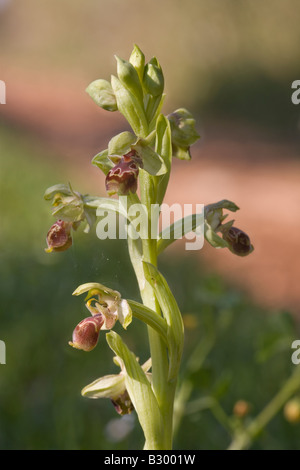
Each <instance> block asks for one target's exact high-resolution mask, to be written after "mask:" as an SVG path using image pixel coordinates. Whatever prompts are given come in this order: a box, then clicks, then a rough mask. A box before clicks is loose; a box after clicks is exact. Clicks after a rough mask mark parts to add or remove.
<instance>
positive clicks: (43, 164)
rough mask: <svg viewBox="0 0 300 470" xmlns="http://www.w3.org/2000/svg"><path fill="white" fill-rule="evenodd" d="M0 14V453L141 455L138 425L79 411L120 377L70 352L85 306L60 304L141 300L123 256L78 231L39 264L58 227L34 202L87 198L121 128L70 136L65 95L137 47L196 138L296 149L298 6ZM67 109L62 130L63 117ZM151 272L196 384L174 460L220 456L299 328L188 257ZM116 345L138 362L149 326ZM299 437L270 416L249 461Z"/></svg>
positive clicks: (113, 1) (275, 385) (199, 4)
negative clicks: (68, 186)
mask: <svg viewBox="0 0 300 470" xmlns="http://www.w3.org/2000/svg"><path fill="white" fill-rule="evenodd" d="M0 8H1V9H0V41H1V45H2V46H1V52H0V59H1V62H0V64H1V69H0V79H2V80H4V81H6V85H7V104H6V105H5V106H2V105H1V109H0V209H1V223H0V339H1V340H3V341H5V343H6V348H7V349H6V356H7V357H6V362H7V364H6V365H0V448H1V449H128V448H129V449H136V448H141V447H142V445H143V436H142V435H141V431H140V429H139V426H138V423H137V419H136V417H135V415H134V413H133V414H132V415H130V416H129V417H125V418H119V417H118V415H117V414H116V413H115V411H114V409H113V407H112V405H110V403H109V402H108V401H106V400H95V401H92V400H87V399H83V398H82V397H81V396H80V390H81V388H82V387H83V386H85V385H87V384H88V383H89V382H91V381H92V380H94V379H95V378H97V377H100V376H102V375H105V374H109V373H114V372H118V371H117V368H116V366H114V365H113V363H112V360H111V359H112V353H111V351H110V350H109V348H108V347H107V345H106V343H105V340H104V337H103V338H102V339H101V340H100V342H99V345H98V347H97V348H96V349H95V350H94V351H92V352H91V353H89V354H86V353H82V352H80V351H76V350H73V349H72V348H70V347H69V346H68V341H69V340H70V339H71V334H72V330H73V328H74V327H75V326H76V324H77V323H78V322H79V321H80V320H81V319H82V318H83V317H84V316H86V313H87V311H86V310H85V307H84V303H83V301H81V299H80V298H73V297H72V295H71V294H72V292H73V290H74V289H75V288H76V287H77V286H78V285H79V284H81V283H84V282H90V281H99V282H101V283H103V284H105V285H108V286H110V287H112V288H114V289H117V290H119V291H120V292H121V293H122V295H123V296H125V297H127V298H132V299H137V300H139V294H138V289H137V286H136V281H135V278H134V274H133V271H132V268H131V266H130V264H129V258H128V254H127V251H126V245H125V244H124V243H123V242H118V241H107V242H99V240H97V239H96V236H95V234H94V233H91V234H89V235H86V234H83V233H81V232H79V233H78V234H76V237H75V241H74V244H73V246H72V248H71V249H70V250H69V251H67V252H65V253H61V254H53V255H47V254H46V253H45V252H44V248H45V235H46V233H47V230H48V228H49V227H50V225H51V224H52V223H53V219H52V217H51V215H50V207H49V204H48V203H46V202H44V200H43V193H44V191H45V189H46V188H47V187H49V186H51V185H53V184H55V183H64V182H67V181H69V180H71V182H72V183H74V186H75V187H76V189H78V190H82V192H84V191H87V192H88V191H89V183H90V178H92V177H93V178H94V176H93V175H94V173H93V174H92V173H89V172H88V171H87V172H86V173H85V172H84V171H82V168H83V165H82V163H85V162H86V165H89V161H90V159H91V158H92V156H93V151H95V153H96V151H98V150H101V145H102V144H103V148H104V147H105V139H106V136H109V137H108V138H110V137H112V136H113V135H114V133H115V132H114V129H115V128H116V127H119V126H121V124H120V123H119V121H116V122H114V123H113V122H112V121H110V122H109V119H111V117H110V116H109V117H108V118H107V122H104V121H101V123H102V124H103V129H104V130H103V132H102V129H101V125H100V124H99V125H98V124H97V123H95V128H94V129H93V132H92V131H91V129H90V127H88V126H87V128H86V129H84V131H83V132H82V135H81V134H80V133H79V136H78V134H77V135H76V131H75V130H74V128H72V122H74V119H76V118H77V117H78V116H74V115H72V116H71V113H72V110H70V111H68V106H69V102H68V96H69V95H68V93H69V92H70V90H73V91H74V95H72V96H75V97H76V94H78V100H80V99H81V93H82V88H81V87H82V84H83V83H86V84H88V83H89V82H90V81H92V80H94V79H96V78H109V76H110V74H111V73H115V60H114V58H113V56H114V54H118V55H119V56H121V57H124V58H128V56H129V55H130V52H131V49H132V46H133V44H134V43H137V44H138V45H139V46H140V48H141V49H142V50H143V51H144V53H145V55H146V57H147V58H150V57H151V56H153V55H155V56H157V57H158V59H159V61H160V63H161V64H162V66H163V70H164V74H165V81H166V91H167V93H168V94H167V101H166V109H167V110H171V109H174V108H177V107H180V106H185V107H187V108H188V109H190V110H191V111H193V112H194V113H195V114H196V116H198V117H199V118H200V122H201V125H202V126H203V127H204V129H205V123H206V122H210V120H215V121H220V120H221V121H224V122H226V123H227V122H228V121H230V120H232V122H233V123H235V122H245V123H246V124H251V125H253V124H255V125H256V126H258V127H259V129H268V132H271V135H274V136H276V138H278V136H282V138H285V139H290V141H292V142H296V143H297V142H299V130H298V120H299V111H298V108H297V106H294V105H292V104H291V100H290V95H291V88H290V86H291V83H292V81H293V80H295V79H297V78H299V77H300V63H299V51H298V50H297V49H298V44H299V40H300V29H299V17H300V5H299V2H298V1H297V0H287V1H285V2H282V1H279V0H278V1H277V0H272V1H271V0H266V1H246V0H245V1H238V0H223V1H222V2H220V1H219V2H216V1H199V0H186V1H185V2H179V1H177V0H163V1H162V0H160V1H153V0H152V1H148V0H146V1H144V2H139V1H137V0H128V1H126V2H124V1H121V0H103V1H96V0H87V1H85V2H82V1H79V0H72V1H71V0H60V1H58V0H53V1H52V2H48V3H47V4H45V2H39V1H38V0H24V1H22V2H17V1H3V0H2V1H0ZM60 77H61V80H62V82H61V83H60ZM42 79H43V80H44V82H45V83H48V86H49V88H47V90H50V91H51V89H52V90H53V96H52V95H51V93H50V95H51V96H49V109H48V108H47V107H46V108H45V107H44V103H46V101H45V97H44V96H43V98H41V96H39V93H42V91H41V89H40V88H39V84H40V80H42ZM47 80H48V82H47ZM44 82H43V83H44ZM16 84H18V85H20V84H22V85H23V90H24V93H20V89H18V87H17V86H16ZM61 84H63V86H64V87H65V90H66V98H65V103H64V101H63V95H62V102H60V103H59V106H58V103H56V101H55V99H56V94H55V93H56V90H57V88H59V87H60V86H61ZM10 85H11V86H10ZM14 90H16V94H15V95H14V96H13V92H14ZM17 91H18V93H19V94H17ZM27 93H28V94H27ZM26 96H27V97H31V98H30V99H29V98H28V101H27V102H26ZM16 97H17V98H18V99H17V98H16ZM31 99H32V103H33V100H34V99H35V106H32V107H31V106H30V103H31V102H30V100H31ZM39 99H41V103H43V106H41V109H39V107H38V105H37V104H36V103H39ZM84 99H86V100H88V98H87V97H84ZM24 100H25V101H24ZM75 100H76V98H75ZM51 102H52V103H51ZM89 104H90V103H89ZM56 106H57V109H58V110H57V115H56V114H55V109H56ZM91 106H92V105H91ZM63 107H65V109H66V110H67V111H66V112H67V114H68V112H69V113H70V123H68V122H66V120H64V118H63V117H61V115H60V111H61V109H62V108H63ZM42 108H43V109H42ZM47 118H48V121H50V120H51V125H52V126H54V127H52V128H51V125H50V124H49V123H48V121H47ZM99 118H101V119H103V118H102V114H99ZM95 119H96V112H95ZM72 120H73V121H72ZM45 123H48V124H47V125H48V127H47V126H46V124H45ZM55 126H56V127H55ZM110 126H111V129H110ZM50 128H51V129H50ZM49 129H50V130H49ZM76 129H77V128H76ZM67 130H68V131H69V134H68V133H67ZM120 130H122V128H121V127H120ZM50 131H51V132H50ZM56 134H57V140H56V139H55V135H56ZM90 135H91V139H90V141H88V140H89V136H90ZM99 147H100V148H99ZM66 148H68V149H69V150H66V151H65V149H66ZM80 153H82V160H81V161H80V163H78V158H79V154H80ZM73 157H74V161H73V160H72V158H73ZM93 171H94V170H93ZM95 171H98V170H95ZM95 174H96V173H95ZM91 175H92V176H91ZM97 175H98V173H97ZM97 177H98V176H97ZM97 177H96V178H97ZM92 188H93V190H94V189H95V180H94V179H92ZM101 193H103V188H102V187H101V179H100V175H99V194H101ZM224 197H226V195H224ZM237 203H238V201H237ZM160 267H161V270H162V272H163V273H164V274H165V276H166V277H167V279H168V280H169V281H170V285H171V287H172V288H173V289H174V292H176V298H177V300H178V303H179V306H180V308H181V309H182V312H183V314H184V318H185V322H186V347H185V352H184V360H183V366H182V376H181V378H180V383H182V382H183V380H184V378H185V379H188V382H189V384H191V393H190V396H189V403H187V404H186V405H185V406H184V409H183V412H182V416H181V418H182V419H181V421H180V423H179V426H178V429H177V433H176V436H175V444H174V446H175V448H176V449H223V448H226V447H227V446H228V445H229V444H230V441H231V436H230V433H229V432H228V429H227V425H228V422H230V423H234V422H235V420H236V419H237V418H236V417H234V416H233V407H234V404H235V402H236V401H237V400H239V399H245V400H247V401H248V402H249V403H250V404H251V411H250V415H249V416H248V417H247V418H246V419H247V420H249V419H251V417H253V416H255V415H256V414H257V413H258V412H259V411H260V410H261V409H262V408H263V406H264V405H265V404H266V403H267V402H268V401H269V399H270V398H271V397H272V396H273V395H274V394H275V393H276V392H277V391H278V390H279V388H280V387H281V385H282V384H283V383H284V381H285V380H286V379H287V377H288V376H289V375H290V373H291V372H292V370H293V369H294V367H295V366H293V364H292V363H291V359H290V357H291V343H292V341H293V340H294V339H296V338H297V337H298V338H299V335H300V333H299V324H298V322H297V320H296V318H295V316H293V315H292V314H291V312H290V311H289V310H288V308H282V307H280V308H273V309H267V308H266V307H263V306H261V305H257V304H256V303H255V302H254V301H253V299H251V298H250V296H249V295H247V294H246V293H245V292H242V291H241V290H240V289H239V288H238V287H237V286H235V285H233V284H231V283H230V282H228V280H226V277H225V278H224V277H221V276H219V275H217V274H215V273H214V272H212V271H211V270H208V269H207V266H206V265H205V263H204V262H201V261H199V260H198V258H197V259H195V258H194V257H193V256H191V255H190V256H185V254H183V253H181V255H180V256H179V255H178V256H174V252H172V256H169V255H168V252H166V253H165V254H164V256H163V257H162V260H161V265H160ZM118 331H120V330H118ZM122 335H123V338H124V340H125V341H126V342H127V344H128V345H129V347H131V348H132V349H133V350H134V351H135V353H136V354H137V355H138V356H139V357H140V358H141V361H143V360H146V359H147V357H148V356H147V355H148V351H145V343H146V329H145V328H144V326H143V325H141V324H139V322H138V321H136V322H135V324H133V325H132V326H131V327H130V328H129V329H128V331H126V332H125V333H124V332H122ZM299 367H300V366H299ZM207 397H213V398H214V399H215V400H216V401H217V402H218V403H219V404H220V407H221V409H222V410H223V411H224V413H225V414H226V415H227V417H228V420H229V421H228V422H227V421H226V419H227V418H226V419H225V421H224V416H223V414H222V412H221V414H220V413H218V411H217V412H212V410H211V409H209V408H208V409H206V407H205V406H203V403H205V399H206V398H207ZM201 399H202V401H201ZM199 400H200V401H199ZM203 400H204V401H203ZM219 411H220V410H219ZM226 423H227V424H226ZM299 426H300V425H299V423H298V424H291V423H289V422H287V421H286V419H285V418H284V416H283V414H282V412H280V413H279V414H278V415H277V416H276V418H275V419H274V420H273V421H272V422H271V423H270V424H269V425H268V426H267V428H266V429H265V431H264V432H263V433H262V435H261V436H259V438H258V439H257V441H256V442H255V443H254V445H253V448H257V449H298V450H299V449H300V445H299V436H300V427H299Z"/></svg>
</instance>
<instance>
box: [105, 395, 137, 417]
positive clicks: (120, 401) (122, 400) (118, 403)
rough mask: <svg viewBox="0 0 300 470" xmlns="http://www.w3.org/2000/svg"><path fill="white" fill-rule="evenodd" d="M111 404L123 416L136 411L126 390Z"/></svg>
mask: <svg viewBox="0 0 300 470" xmlns="http://www.w3.org/2000/svg"><path fill="white" fill-rule="evenodd" d="M111 402H112V404H113V405H114V407H115V410H116V412H117V413H118V414H119V415H121V416H123V415H127V414H130V413H131V412H132V411H133V409H134V406H133V404H132V401H131V400H130V396H129V395H128V392H127V390H125V391H124V393H122V395H120V396H119V397H118V398H116V399H114V400H111Z"/></svg>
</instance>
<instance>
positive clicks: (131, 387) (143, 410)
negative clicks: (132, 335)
mask: <svg viewBox="0 0 300 470" xmlns="http://www.w3.org/2000/svg"><path fill="white" fill-rule="evenodd" d="M106 340H107V343H108V345H109V347H110V348H111V349H112V350H113V352H114V353H115V354H116V355H117V356H119V357H120V358H121V359H122V361H123V363H124V368H125V371H126V374H125V385H126V389H127V391H128V393H129V396H130V398H131V401H132V403H133V405H134V408H135V410H136V412H137V414H138V417H139V421H140V424H141V426H142V429H143V431H144V434H145V439H146V447H147V448H148V449H159V448H160V447H159V446H161V440H162V436H163V420H162V416H161V412H160V409H159V406H158V403H157V400H156V398H155V395H154V393H153V390H152V388H151V384H150V382H149V380H148V378H147V376H146V374H145V372H144V371H143V369H142V367H141V366H140V364H139V363H138V361H137V358H136V356H135V355H134V353H133V352H131V351H130V350H129V349H128V347H127V346H126V344H125V343H124V342H123V341H122V339H121V337H120V336H119V335H118V334H117V333H115V332H114V331H110V332H109V333H107V334H106Z"/></svg>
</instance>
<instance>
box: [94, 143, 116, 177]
mask: <svg viewBox="0 0 300 470" xmlns="http://www.w3.org/2000/svg"><path fill="white" fill-rule="evenodd" d="M92 165H95V166H97V167H98V168H100V170H101V171H102V172H103V173H104V174H105V175H107V173H108V172H109V170H110V169H111V168H113V167H114V164H113V162H112V161H111V160H110V159H109V158H108V149H106V150H102V152H100V153H97V155H95V156H94V158H93V159H92Z"/></svg>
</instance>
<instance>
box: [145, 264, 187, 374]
mask: <svg viewBox="0 0 300 470" xmlns="http://www.w3.org/2000/svg"><path fill="white" fill-rule="evenodd" d="M143 265H144V273H145V278H146V279H147V281H148V282H149V283H150V284H151V286H152V287H153V289H154V292H155V296H156V298H157V301H158V303H159V306H160V308H161V311H162V314H163V316H164V318H165V320H166V322H167V325H168V333H167V338H168V349H169V372H168V380H169V381H172V380H175V379H176V377H177V374H178V369H179V366H180V361H181V356H182V350H183V332H184V327H183V321H182V316H181V313H180V310H179V307H178V305H177V302H176V300H175V297H174V296H173V294H172V292H171V289H170V288H169V286H168V283H167V281H166V280H165V278H164V277H163V276H162V274H161V273H160V272H159V271H158V269H157V268H156V267H155V266H153V264H151V263H147V262H144V263H143Z"/></svg>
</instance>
